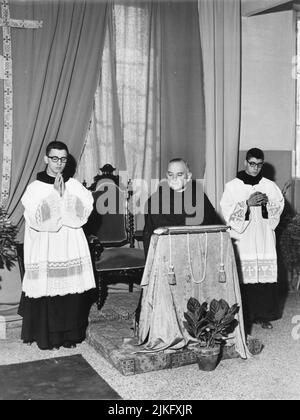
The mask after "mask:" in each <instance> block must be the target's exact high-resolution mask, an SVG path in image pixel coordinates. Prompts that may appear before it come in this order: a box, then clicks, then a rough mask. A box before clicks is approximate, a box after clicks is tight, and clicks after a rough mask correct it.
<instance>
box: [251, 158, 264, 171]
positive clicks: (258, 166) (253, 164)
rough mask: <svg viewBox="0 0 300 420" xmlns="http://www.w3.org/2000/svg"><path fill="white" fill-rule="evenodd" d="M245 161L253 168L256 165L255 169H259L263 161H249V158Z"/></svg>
mask: <svg viewBox="0 0 300 420" xmlns="http://www.w3.org/2000/svg"><path fill="white" fill-rule="evenodd" d="M247 162H248V163H249V165H250V166H251V168H255V167H256V166H257V169H261V168H262V167H263V165H264V162H261V163H255V162H249V160H247Z"/></svg>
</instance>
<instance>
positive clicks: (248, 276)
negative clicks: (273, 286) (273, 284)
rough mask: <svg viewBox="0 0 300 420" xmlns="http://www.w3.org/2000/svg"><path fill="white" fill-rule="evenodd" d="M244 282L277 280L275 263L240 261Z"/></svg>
mask: <svg viewBox="0 0 300 420" xmlns="http://www.w3.org/2000/svg"><path fill="white" fill-rule="evenodd" d="M242 272H243V278H244V280H256V279H258V280H260V281H263V280H270V279H274V278H277V261H276V260H263V261H257V260H254V261H242Z"/></svg>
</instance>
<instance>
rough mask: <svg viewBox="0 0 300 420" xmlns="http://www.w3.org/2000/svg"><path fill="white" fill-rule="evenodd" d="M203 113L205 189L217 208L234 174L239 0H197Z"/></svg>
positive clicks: (237, 126) (239, 93)
mask: <svg viewBox="0 0 300 420" xmlns="http://www.w3.org/2000/svg"><path fill="white" fill-rule="evenodd" d="M198 10H199V21H200V33H201V45H202V54H203V71H204V90H205V110H206V170H205V186H206V191H207V193H208V196H209V198H210V200H211V202H212V204H213V205H214V206H215V207H216V208H217V209H220V205H219V203H220V199H221V196H222V193H223V190H224V186H225V183H226V182H228V181H229V180H230V179H232V178H234V177H235V175H236V171H237V164H238V151H239V133H240V95H241V69H240V66H241V51H240V48H241V16H240V0H226V1H224V0H198Z"/></svg>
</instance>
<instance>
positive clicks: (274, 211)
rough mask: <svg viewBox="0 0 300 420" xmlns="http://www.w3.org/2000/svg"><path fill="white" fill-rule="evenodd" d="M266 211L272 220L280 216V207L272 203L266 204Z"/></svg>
mask: <svg viewBox="0 0 300 420" xmlns="http://www.w3.org/2000/svg"><path fill="white" fill-rule="evenodd" d="M267 210H268V213H269V217H271V218H272V219H273V218H278V217H279V216H280V213H281V207H280V206H279V205H278V204H277V203H274V202H269V203H268V204H267Z"/></svg>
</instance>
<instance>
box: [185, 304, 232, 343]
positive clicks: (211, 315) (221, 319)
mask: <svg viewBox="0 0 300 420" xmlns="http://www.w3.org/2000/svg"><path fill="white" fill-rule="evenodd" d="M238 311H239V306H238V304H236V303H235V304H234V305H232V306H231V307H230V306H229V305H228V303H227V302H226V301H225V300H224V299H220V300H216V299H213V300H212V301H211V302H210V305H209V306H208V303H207V302H203V303H202V304H200V302H199V301H198V300H197V299H195V298H192V297H191V298H190V299H189V300H188V303H187V312H185V313H184V317H185V320H186V321H184V326H185V328H186V329H187V331H188V333H189V334H190V335H191V336H192V337H194V338H196V339H197V340H198V341H199V343H200V346H203V347H215V346H216V345H218V344H222V343H224V342H225V341H226V340H227V338H228V335H229V334H230V333H232V332H233V331H234V329H235V328H236V326H237V325H238V320H237V319H235V315H236V314H237V313H238Z"/></svg>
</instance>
